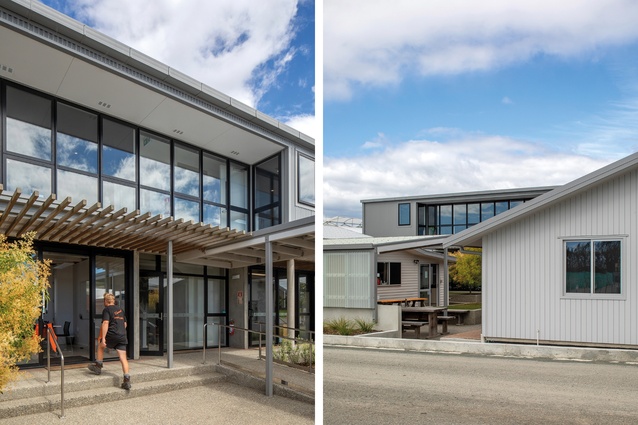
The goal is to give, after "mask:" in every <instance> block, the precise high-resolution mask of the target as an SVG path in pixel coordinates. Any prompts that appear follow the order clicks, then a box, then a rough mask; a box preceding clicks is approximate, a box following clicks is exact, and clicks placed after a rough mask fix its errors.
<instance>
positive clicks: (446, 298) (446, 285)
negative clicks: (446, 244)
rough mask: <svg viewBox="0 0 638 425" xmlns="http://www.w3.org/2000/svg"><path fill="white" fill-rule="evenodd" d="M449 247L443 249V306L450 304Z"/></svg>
mask: <svg viewBox="0 0 638 425" xmlns="http://www.w3.org/2000/svg"><path fill="white" fill-rule="evenodd" d="M447 255H448V249H447V248H445V249H444V250H443V269H444V270H443V307H448V306H449V304H450V273H449V264H448V261H447Z"/></svg>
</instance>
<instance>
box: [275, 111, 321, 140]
mask: <svg viewBox="0 0 638 425" xmlns="http://www.w3.org/2000/svg"><path fill="white" fill-rule="evenodd" d="M281 120H282V122H283V123H284V124H286V125H289V126H290V127H292V128H294V129H295V130H299V131H300V132H302V133H303V134H305V135H307V136H310V137H312V138H316V134H317V120H316V118H315V116H314V115H296V116H294V117H288V118H282V119H281Z"/></svg>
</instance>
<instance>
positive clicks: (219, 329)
mask: <svg viewBox="0 0 638 425" xmlns="http://www.w3.org/2000/svg"><path fill="white" fill-rule="evenodd" d="M255 324H258V325H260V326H261V325H263V324H264V323H260V322H255ZM208 325H217V329H218V337H217V344H218V347H217V349H218V354H219V359H218V361H217V364H218V365H220V364H221V362H222V345H221V344H222V339H221V329H222V328H229V329H230V328H232V329H235V330H238V331H244V332H249V333H250V332H252V333H256V334H259V354H258V359H259V360H261V359H262V358H264V357H263V356H262V354H261V337H262V336H263V335H265V334H266V333H265V332H262V331H261V330H259V331H255V330H253V329H248V328H240V327H238V326H234V325H232V326H231V325H224V324H221V323H205V324H204V339H203V340H202V345H203V350H202V364H203V363H206V343H205V341H206V326H208ZM275 327H281V326H276V325H275ZM291 329H292V328H291ZM300 330H302V331H304V332H312V333H314V331H308V330H306V329H300ZM277 336H278V337H281V338H284V339H289V340H292V341H299V342H302V343H304V344H311V345H315V342H314V341H312V340H306V339H298V338H292V337H287V336H280V335H277ZM313 364H314V363H313V362H312V359H311V361H310V366H309V367H308V369H309V370H310V371H311V372H312V371H313V370H314V368H313V366H312V365H313Z"/></svg>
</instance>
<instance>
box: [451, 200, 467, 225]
mask: <svg viewBox="0 0 638 425" xmlns="http://www.w3.org/2000/svg"><path fill="white" fill-rule="evenodd" d="M466 223H467V205H465V204H460V205H454V224H455V225H465V224H466Z"/></svg>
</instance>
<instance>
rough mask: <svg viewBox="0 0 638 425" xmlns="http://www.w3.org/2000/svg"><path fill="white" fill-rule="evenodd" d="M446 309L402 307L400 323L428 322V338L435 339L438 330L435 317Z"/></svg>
mask: <svg viewBox="0 0 638 425" xmlns="http://www.w3.org/2000/svg"><path fill="white" fill-rule="evenodd" d="M446 310H447V307H433V306H426V307H403V308H401V321H402V322H409V321H415V322H426V321H427V322H428V338H436V337H437V336H439V335H440V334H439V329H438V326H437V323H438V319H437V316H438V314H439V312H444V311H446Z"/></svg>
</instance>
